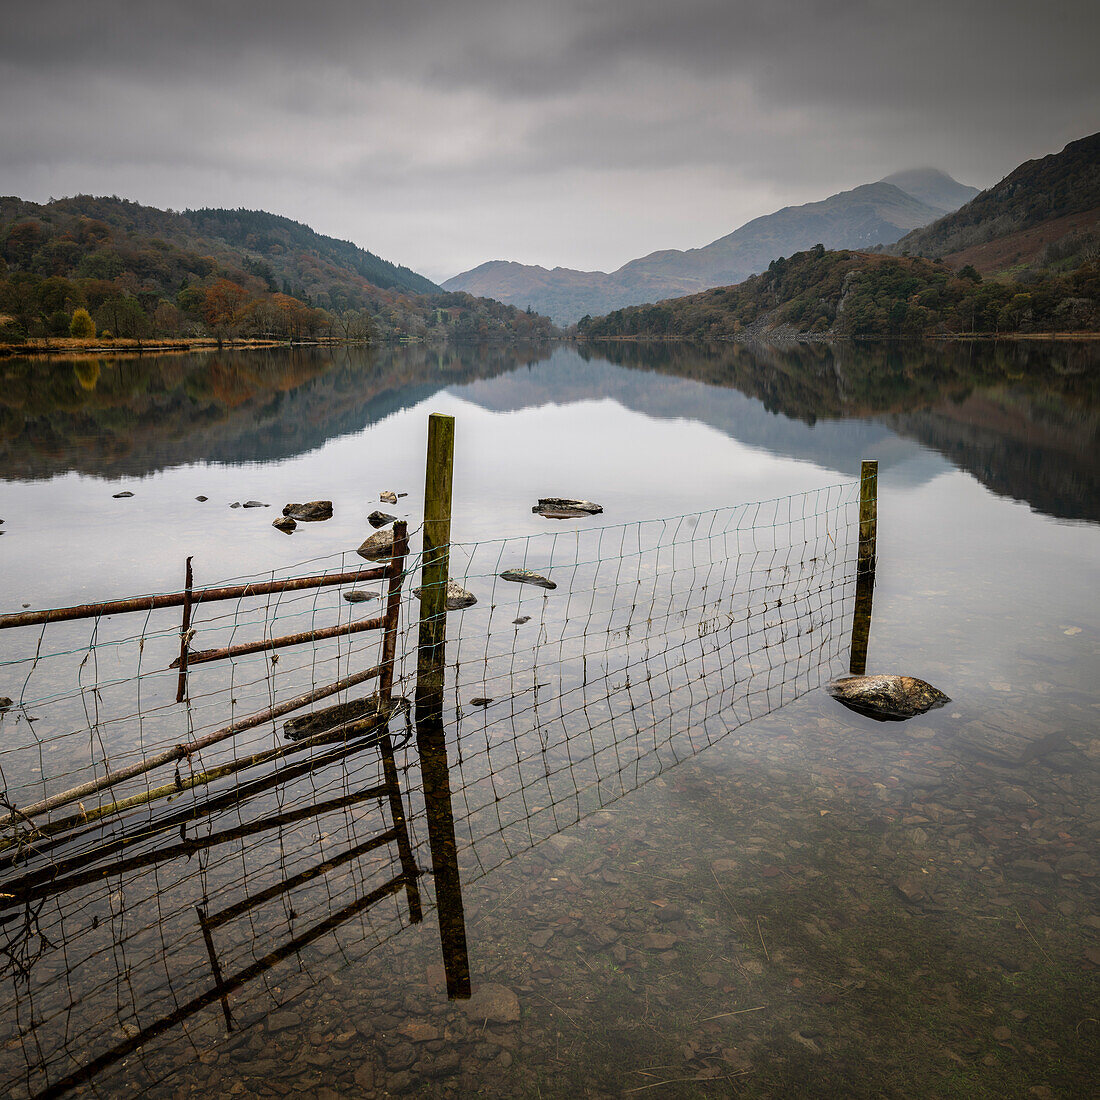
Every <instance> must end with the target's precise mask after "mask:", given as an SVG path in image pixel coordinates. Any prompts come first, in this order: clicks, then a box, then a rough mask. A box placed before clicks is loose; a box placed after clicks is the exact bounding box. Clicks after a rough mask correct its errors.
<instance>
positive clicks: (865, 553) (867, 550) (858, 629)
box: [848, 461, 878, 676]
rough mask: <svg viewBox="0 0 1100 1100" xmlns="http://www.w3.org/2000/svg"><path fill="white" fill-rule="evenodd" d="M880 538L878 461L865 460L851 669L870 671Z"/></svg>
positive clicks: (855, 673) (860, 672) (858, 672)
mask: <svg viewBox="0 0 1100 1100" xmlns="http://www.w3.org/2000/svg"><path fill="white" fill-rule="evenodd" d="M877 537H878V462H876V461H870V462H864V463H863V465H862V468H861V469H860V478H859V556H858V558H857V564H856V607H855V614H854V616H853V619H852V659H851V664H850V665H849V669H848V670H849V672H850V673H851V674H852V675H853V676H864V675H866V672H867V643H868V641H869V639H870V636H871V605H872V603H873V602H874V595H875V560H876V559H875V542H876V539H877Z"/></svg>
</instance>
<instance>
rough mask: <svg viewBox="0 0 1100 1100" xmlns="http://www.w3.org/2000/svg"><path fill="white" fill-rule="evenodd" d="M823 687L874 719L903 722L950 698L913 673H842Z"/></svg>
mask: <svg viewBox="0 0 1100 1100" xmlns="http://www.w3.org/2000/svg"><path fill="white" fill-rule="evenodd" d="M825 690H826V691H827V692H828V693H829V694H830V695H831V696H832V697H833V698H834V699H836V700H837V701H838V702H840V703H843V704H844V705H845V706H846V707H847V708H848V709H849V710H854V711H856V712H857V713H858V714H863V715H866V716H867V717H868V718H874V719H875V721H876V722H904V721H905V720H906V719H907V718H915V717H916V716H917V715H918V714H924V712H925V711H929V710H935V709H936V707H942V706H943V705H944V703H950V702H951V700H950V699H949V698H948V697H947V696H946V695H944V693H943V692H942V691H940V690H939V688H934V687H933V686H932V685H931V684H928V683H925V682H924V680H918V679H917V678H916V677H915V676H841V677H840V679H838V680H833V682H832V683H830V684H827V685H826V687H825Z"/></svg>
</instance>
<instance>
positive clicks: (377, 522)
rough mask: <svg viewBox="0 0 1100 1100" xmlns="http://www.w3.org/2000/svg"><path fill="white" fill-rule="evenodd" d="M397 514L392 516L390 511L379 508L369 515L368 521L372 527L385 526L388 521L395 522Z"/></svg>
mask: <svg viewBox="0 0 1100 1100" xmlns="http://www.w3.org/2000/svg"><path fill="white" fill-rule="evenodd" d="M395 519H397V516H391V515H390V514H389V512H379V511H378V510H377V509H376V510H375V511H373V512H371V514H370V515H369V516H367V523H369V524H370V525H371V526H372V527H385V526H386V524H387V523H393V521H394V520H395Z"/></svg>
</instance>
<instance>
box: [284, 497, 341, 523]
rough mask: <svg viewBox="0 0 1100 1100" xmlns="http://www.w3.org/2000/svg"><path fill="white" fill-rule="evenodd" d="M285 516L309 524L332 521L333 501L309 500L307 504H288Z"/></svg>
mask: <svg viewBox="0 0 1100 1100" xmlns="http://www.w3.org/2000/svg"><path fill="white" fill-rule="evenodd" d="M283 515H284V516H290V518H291V519H297V520H305V521H306V522H307V523H315V522H317V521H318V520H322V519H332V501H331V500H308V501H306V503H305V504H287V505H285V506H284V508H283Z"/></svg>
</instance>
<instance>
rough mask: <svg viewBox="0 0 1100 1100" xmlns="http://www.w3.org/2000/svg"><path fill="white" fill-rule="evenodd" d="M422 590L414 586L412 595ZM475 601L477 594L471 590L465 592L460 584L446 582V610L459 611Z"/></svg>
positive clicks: (470, 605) (471, 605)
mask: <svg viewBox="0 0 1100 1100" xmlns="http://www.w3.org/2000/svg"><path fill="white" fill-rule="evenodd" d="M423 591H424V589H423V588H414V589H413V595H414V596H419V595H420V594H421V593H422V592H423ZM475 603H477V596H475V595H474V594H473V593H472V592H467V591H466V589H465V588H463V587H462V585H460V584H457V583H456V582H455V581H448V582H447V610H448V611H461V610H462V609H463V608H464V607H473V606H474V604H475Z"/></svg>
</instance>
